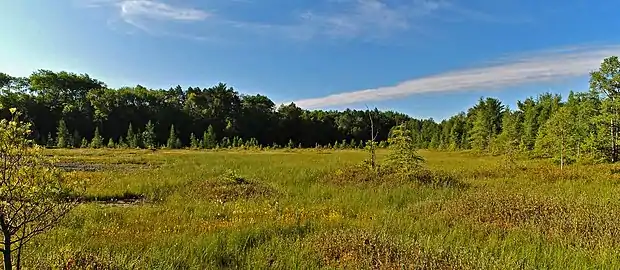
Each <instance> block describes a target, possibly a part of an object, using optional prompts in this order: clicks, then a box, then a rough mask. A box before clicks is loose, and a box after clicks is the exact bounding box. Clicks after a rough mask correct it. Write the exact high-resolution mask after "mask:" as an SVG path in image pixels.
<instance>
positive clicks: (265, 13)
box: [0, 0, 620, 120]
mask: <svg viewBox="0 0 620 270" xmlns="http://www.w3.org/2000/svg"><path fill="white" fill-rule="evenodd" d="M618 9H620V1H615V0H600V1H596V2H592V1H588V0H572V1H571V0H563V1H559V0H547V1H539V0H289V1H284V0H279V1H276V0H260V1H259V0H55V1H40V0H19V1H4V2H3V3H2V4H1V8H0V36H1V37H2V41H1V42H0V72H4V73H8V74H10V75H13V76H28V75H29V74H30V73H32V72H33V71H35V70H37V69H50V70H54V71H70V72H76V73H87V74H89V75H90V76H92V77H95V78H97V79H100V80H102V81H104V82H106V83H107V85H108V86H109V87H114V88H117V87H121V86H135V85H137V84H140V85H143V86H146V87H150V88H169V87H171V86H176V85H181V86H183V87H188V86H194V87H195V86H199V87H209V86H212V85H214V84H216V83H218V82H224V83H227V84H228V85H230V86H233V87H234V88H235V90H237V91H239V92H240V93H244V94H262V95H267V96H268V97H269V98H271V99H272V100H273V101H274V102H275V103H276V104H278V105H279V104H282V103H287V104H288V103H290V102H295V103H296V104H297V105H298V106H300V107H302V108H306V109H338V110H341V109H346V108H353V109H364V108H365V107H366V106H368V107H370V108H373V107H377V108H379V109H381V110H394V111H399V112H403V113H406V114H409V115H411V116H413V117H419V118H433V119H436V120H440V119H445V118H447V117H450V116H451V115H454V114H456V113H458V112H460V111H464V110H466V109H467V108H469V107H471V106H472V105H474V104H475V103H476V102H477V101H478V99H479V98H480V97H495V98H499V99H500V100H502V101H503V102H504V103H505V104H507V105H508V106H510V107H511V108H514V107H515V105H516V101H517V100H523V99H525V98H527V97H529V96H536V95H538V94H540V93H542V92H553V93H559V94H562V95H564V96H566V94H567V93H568V91H570V90H574V91H585V90H587V89H588V74H589V72H590V71H591V70H594V69H596V68H597V66H598V65H599V64H600V62H601V61H602V60H603V59H604V58H605V57H608V56H611V55H620V36H618V35H615V34H612V32H610V31H609V30H610V29H618V28H619V26H620V17H618V16H617V14H616V11H617V10H618Z"/></svg>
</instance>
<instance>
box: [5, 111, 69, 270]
mask: <svg viewBox="0 0 620 270" xmlns="http://www.w3.org/2000/svg"><path fill="white" fill-rule="evenodd" d="M10 111H11V113H12V119H11V120H7V119H2V120H1V121H0V161H2V162H0V175H1V177H2V179H3V180H2V181H1V182H0V230H1V231H2V236H3V237H2V240H1V241H2V248H1V249H0V251H1V252H2V253H3V259H4V260H3V261H4V269H7V270H10V269H13V267H14V266H15V267H16V268H17V269H20V268H21V256H22V252H23V250H24V247H25V245H26V244H27V243H28V242H29V241H31V240H32V239H33V237H35V236H36V235H39V234H42V233H44V232H46V231H48V230H49V229H51V228H53V227H54V226H55V225H56V224H58V223H59V222H60V220H61V219H62V218H63V217H64V216H65V215H66V214H67V213H68V212H69V211H70V210H71V209H72V208H73V206H74V205H75V204H76V202H77V201H76V200H75V199H69V197H68V196H67V195H68V194H70V192H71V193H74V190H73V188H74V187H75V186H74V184H73V183H74V181H71V179H69V178H68V177H66V175H63V174H62V173H61V171H60V170H58V169H55V168H53V166H50V164H49V162H48V160H46V159H45V156H44V155H43V154H42V149H41V148H40V147H39V146H37V145H36V144H34V143H33V141H32V140H29V139H28V137H29V136H30V133H31V130H30V124H28V123H24V122H21V121H20V120H19V113H18V112H16V110H15V109H13V108H12V109H11V110H10Z"/></svg>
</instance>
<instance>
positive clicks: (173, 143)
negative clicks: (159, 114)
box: [166, 124, 177, 149]
mask: <svg viewBox="0 0 620 270" xmlns="http://www.w3.org/2000/svg"><path fill="white" fill-rule="evenodd" d="M166 147H168V148H170V149H176V148H177V132H176V130H175V129H174V124H172V125H171V126H170V134H169V135H168V143H167V144H166Z"/></svg>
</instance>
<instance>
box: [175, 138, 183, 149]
mask: <svg viewBox="0 0 620 270" xmlns="http://www.w3.org/2000/svg"><path fill="white" fill-rule="evenodd" d="M174 147H175V148H176V149H180V148H183V143H181V139H179V138H177V139H176V140H175V141H174Z"/></svg>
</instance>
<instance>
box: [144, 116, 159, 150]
mask: <svg viewBox="0 0 620 270" xmlns="http://www.w3.org/2000/svg"><path fill="white" fill-rule="evenodd" d="M142 140H143V143H144V147H146V148H156V147H157V143H156V142H157V136H156V134H155V125H153V123H152V122H151V120H149V122H148V123H146V126H145V128H144V132H143V133H142Z"/></svg>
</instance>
